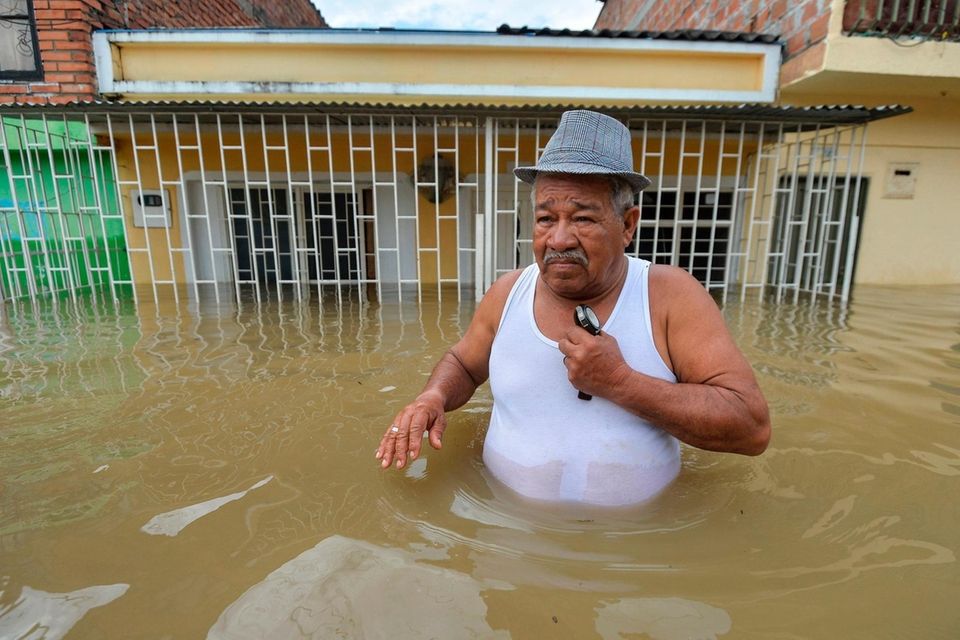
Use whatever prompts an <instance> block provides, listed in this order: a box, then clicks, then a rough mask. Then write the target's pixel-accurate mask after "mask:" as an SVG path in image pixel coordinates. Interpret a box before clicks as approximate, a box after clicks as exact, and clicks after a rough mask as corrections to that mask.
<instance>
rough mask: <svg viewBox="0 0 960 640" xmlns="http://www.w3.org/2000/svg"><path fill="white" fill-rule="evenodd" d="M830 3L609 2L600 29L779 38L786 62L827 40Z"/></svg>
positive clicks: (796, 0)
mask: <svg viewBox="0 0 960 640" xmlns="http://www.w3.org/2000/svg"><path fill="white" fill-rule="evenodd" d="M829 21H830V0H606V2H605V3H604V5H603V8H602V9H601V10H600V15H599V16H598V17H597V22H596V25H595V28H597V29H628V30H633V31H670V30H673V29H705V30H716V31H740V32H748V33H770V34H776V35H779V36H780V37H781V38H782V39H783V40H784V42H786V51H785V54H786V57H787V59H789V58H791V57H793V56H795V55H797V54H799V53H801V52H803V51H804V50H805V49H807V48H808V47H810V46H811V45H814V44H816V43H817V42H819V41H821V40H823V39H824V38H825V37H826V36H827V25H828V23H829Z"/></svg>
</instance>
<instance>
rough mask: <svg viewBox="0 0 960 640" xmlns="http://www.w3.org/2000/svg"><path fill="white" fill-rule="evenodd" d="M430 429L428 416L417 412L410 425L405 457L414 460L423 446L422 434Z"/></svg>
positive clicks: (425, 413)
mask: <svg viewBox="0 0 960 640" xmlns="http://www.w3.org/2000/svg"><path fill="white" fill-rule="evenodd" d="M428 428H430V414H429V413H428V412H427V411H424V410H422V409H421V410H420V411H417V413H416V414H414V416H413V421H412V422H411V423H410V436H409V437H408V438H407V442H408V444H407V457H408V458H409V459H410V460H416V459H417V457H418V456H419V455H420V447H421V446H422V445H423V432H424V431H426V430H427V429H428Z"/></svg>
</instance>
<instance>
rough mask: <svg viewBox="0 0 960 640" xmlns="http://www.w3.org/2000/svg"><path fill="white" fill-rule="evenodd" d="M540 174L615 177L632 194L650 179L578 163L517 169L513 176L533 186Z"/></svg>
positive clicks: (628, 172)
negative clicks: (624, 182) (620, 179)
mask: <svg viewBox="0 0 960 640" xmlns="http://www.w3.org/2000/svg"><path fill="white" fill-rule="evenodd" d="M541 173H546V174H565V173H566V174H572V175H582V176H586V175H593V176H616V177H618V178H623V179H624V180H626V181H627V182H628V183H629V184H630V186H632V187H633V190H634V192H637V193H639V192H640V191H643V190H644V189H646V188H647V187H649V186H650V178H648V177H646V176H645V175H643V174H640V173H636V172H634V171H610V170H609V169H604V168H603V167H598V166H596V165H591V164H580V163H573V162H569V163H566V162H565V163H558V164H554V165H551V166H550V168H549V169H548V168H544V167H540V168H537V167H517V168H516V169H514V170H513V174H514V175H515V176H517V177H518V178H519V179H520V180H522V181H524V182H526V183H527V184H533V183H534V181H535V180H536V179H537V176H538V175H540V174H541Z"/></svg>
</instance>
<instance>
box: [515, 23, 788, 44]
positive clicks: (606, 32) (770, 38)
mask: <svg viewBox="0 0 960 640" xmlns="http://www.w3.org/2000/svg"><path fill="white" fill-rule="evenodd" d="M497 33H499V34H501V35H507V36H546V37H557V36H565V37H574V38H634V39H645V40H688V41H691V42H704V41H706V42H717V41H719V42H754V43H758V44H782V41H781V40H780V37H779V36H776V35H772V34H767V33H744V32H740V31H709V30H704V29H676V30H673V31H621V30H619V29H583V30H581V31H576V30H570V29H551V28H549V27H544V28H542V29H530V28H528V27H525V26H524V27H511V26H510V25H508V24H503V25H500V28H499V29H497Z"/></svg>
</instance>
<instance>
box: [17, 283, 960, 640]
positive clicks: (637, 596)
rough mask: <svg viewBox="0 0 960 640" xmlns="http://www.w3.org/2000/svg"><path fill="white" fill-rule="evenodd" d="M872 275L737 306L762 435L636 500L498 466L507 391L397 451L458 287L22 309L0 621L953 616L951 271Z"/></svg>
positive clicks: (906, 625) (249, 627)
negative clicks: (577, 492) (550, 494)
mask: <svg viewBox="0 0 960 640" xmlns="http://www.w3.org/2000/svg"><path fill="white" fill-rule="evenodd" d="M856 293H857V296H856V298H855V300H854V301H853V303H852V304H851V305H850V306H849V307H846V308H845V307H841V306H839V305H835V304H829V303H826V302H823V301H807V302H801V303H797V304H779V305H778V304H771V303H765V302H760V301H748V302H743V303H740V302H731V303H728V304H727V306H726V308H725V309H724V313H725V315H726V317H727V319H728V322H729V324H730V326H731V330H732V332H733V333H734V336H735V337H736V339H737V341H738V343H739V344H740V345H741V346H742V347H743V349H744V351H745V352H746V354H747V356H748V358H749V359H750V361H751V362H752V363H753V364H754V367H755V369H756V371H757V373H758V378H759V380H760V383H761V385H762V387H763V388H764V390H765V392H766V393H767V396H768V398H769V400H770V404H771V409H772V413H773V423H774V435H773V441H772V444H771V447H770V449H769V450H768V452H767V453H766V454H765V455H764V456H762V457H760V458H743V457H737V456H725V455H719V454H713V453H709V452H703V451H696V450H692V449H687V450H685V451H684V459H683V460H684V461H683V466H684V469H683V471H682V472H681V475H680V477H679V478H678V480H677V481H676V482H675V483H674V484H673V485H671V487H670V488H669V490H668V491H666V492H665V493H664V494H663V495H660V496H658V497H657V498H656V499H655V500H653V501H652V502H650V503H649V504H647V505H644V506H643V507H642V508H634V509H631V510H620V511H611V510H595V509H594V510H590V509H569V508H568V509H564V510H559V509H546V508H543V507H542V506H536V505H531V504H528V503H525V502H523V501H521V500H520V499H518V498H516V497H515V496H513V494H511V493H510V492H509V491H506V490H504V489H503V488H502V487H501V486H499V485H498V484H497V483H496V482H495V481H493V480H492V479H491V478H489V477H488V476H487V474H486V471H485V469H484V467H483V464H482V462H481V458H480V454H481V447H482V441H483V432H484V429H485V428H486V422H487V420H488V417H489V412H490V407H491V398H490V394H489V390H488V389H487V387H483V388H481V390H480V391H479V392H478V394H477V395H476V397H475V398H474V399H473V400H472V401H471V402H470V403H469V404H468V405H467V406H466V407H465V408H464V409H463V410H461V411H458V412H456V413H454V414H451V416H450V427H449V429H448V430H447V434H446V437H445V440H444V449H443V451H442V452H436V451H433V450H432V449H430V450H428V451H427V452H426V454H425V455H424V456H423V457H422V458H421V459H420V460H417V461H416V462H415V463H414V464H412V465H410V467H409V468H408V469H406V470H404V471H403V472H400V473H397V472H391V473H381V472H380V471H379V469H378V467H377V465H376V461H375V460H374V459H373V455H372V453H373V450H374V447H375V444H376V442H377V440H378V438H379V436H380V434H381V433H382V431H383V428H384V427H385V426H386V425H387V424H389V421H390V419H391V418H392V416H393V415H394V414H395V413H396V412H397V411H398V410H399V409H400V408H401V407H402V406H403V404H404V403H405V402H406V401H407V400H408V399H409V398H411V397H412V396H413V395H414V394H415V393H416V392H417V391H418V390H419V388H420V387H421V386H422V384H423V381H424V380H425V378H426V376H427V375H428V374H429V372H430V369H431V367H432V365H433V363H434V362H435V361H436V359H437V358H438V357H439V356H440V354H441V353H442V352H443V350H444V349H445V348H446V347H447V346H448V345H449V344H450V343H452V342H453V341H454V340H456V338H457V337H458V336H459V335H460V334H461V333H462V332H463V330H464V329H465V328H466V325H467V323H468V322H469V319H470V317H471V314H472V311H473V307H474V305H473V304H472V303H467V302H464V303H462V304H461V303H458V302H457V301H456V299H455V297H450V296H448V297H444V299H443V300H442V301H437V300H424V301H423V302H422V303H421V304H419V305H418V304H416V303H413V302H403V303H397V302H390V301H384V302H381V303H376V302H369V301H364V300H362V299H361V298H360V297H358V296H356V295H350V294H344V295H343V296H342V297H341V300H340V301H339V302H338V301H337V299H336V297H333V298H331V299H323V300H319V301H317V300H314V301H312V302H310V303H309V304H303V305H300V306H298V305H297V304H295V303H283V304H280V303H271V302H267V303H264V304H262V305H260V306H256V305H244V306H241V307H222V308H217V307H214V306H206V305H199V306H196V305H195V306H192V307H187V306H183V307H180V308H177V307H176V306H174V305H170V306H169V307H168V306H164V305H160V306H150V305H142V306H141V307H139V308H136V307H134V306H133V305H121V306H120V307H114V306H113V305H112V304H108V303H102V302H97V301H80V302H79V303H78V304H74V303H70V302H61V303H60V304H59V305H56V306H55V305H53V304H51V303H47V304H41V305H38V306H37V307H36V308H29V307H27V308H9V307H8V308H7V309H5V310H4V313H6V315H4V316H0V442H2V445H3V446H2V447H0V587H2V591H0V637H4V638H6V637H12V638H20V637H41V636H42V633H46V634H47V635H45V636H42V637H62V636H63V635H64V634H67V633H68V632H70V635H71V637H74V636H75V637H150V638H153V637H164V636H168V637H203V636H204V635H208V634H209V637H231V638H233V637H271V638H300V637H331V636H334V637H336V634H338V633H339V634H340V635H341V636H343V637H371V638H372V637H382V636H386V635H390V636H391V637H398V638H407V637H410V638H416V637H431V636H439V637H466V636H471V635H472V636H477V637H492V638H495V637H514V638H543V637H570V638H591V637H596V638H618V637H631V636H636V637H650V638H688V637H693V638H712V637H720V636H724V635H727V636H729V637H737V638H766V637H832V636H835V635H836V630H837V629H843V635H844V637H862V638H874V637H900V636H916V637H925V638H936V637H944V638H946V637H956V636H957V634H958V633H960V614H958V613H956V611H957V609H956V606H955V603H956V602H957V600H958V598H960V569H958V562H957V553H958V546H960V545H958V542H957V540H958V539H957V536H956V531H957V530H958V529H960V510H958V508H957V506H956V500H953V499H952V498H950V496H954V495H956V494H957V491H958V489H960V486H958V483H960V438H958V429H960V337H958V334H960V288H957V287H949V288H944V287H936V288H914V289H896V288H868V287H860V288H859V289H858V291H857V292H856ZM144 533H150V534H154V535H144ZM3 576H5V577H3ZM89 585H105V586H95V587H91V586H89ZM127 585H130V587H131V588H130V589H129V590H128V589H127ZM121 596H122V597H121ZM38 630H41V631H38ZM44 630H45V631H44ZM31 634H32V635H31Z"/></svg>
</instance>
